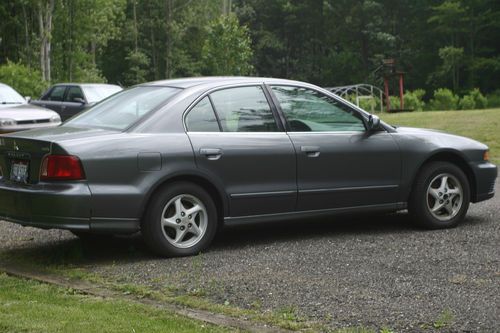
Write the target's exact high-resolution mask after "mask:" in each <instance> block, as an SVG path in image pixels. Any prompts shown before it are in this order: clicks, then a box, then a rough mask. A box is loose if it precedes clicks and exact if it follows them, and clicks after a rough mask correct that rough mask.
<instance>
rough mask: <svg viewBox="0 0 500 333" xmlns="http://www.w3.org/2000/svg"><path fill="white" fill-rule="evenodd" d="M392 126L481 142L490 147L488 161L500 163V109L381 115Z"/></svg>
mask: <svg viewBox="0 0 500 333" xmlns="http://www.w3.org/2000/svg"><path fill="white" fill-rule="evenodd" d="M380 118H381V119H382V120H384V121H386V122H388V123H389V124H391V125H396V126H397V125H399V126H411V127H424V128H433V129H439V130H444V131H447V132H450V133H453V134H458V135H463V136H467V137H469V138H472V139H475V140H478V141H481V142H483V143H485V144H487V145H488V146H489V147H490V156H491V160H492V161H493V162H494V163H496V164H500V109H487V110H472V111H426V112H405V113H383V114H382V115H381V117H380Z"/></svg>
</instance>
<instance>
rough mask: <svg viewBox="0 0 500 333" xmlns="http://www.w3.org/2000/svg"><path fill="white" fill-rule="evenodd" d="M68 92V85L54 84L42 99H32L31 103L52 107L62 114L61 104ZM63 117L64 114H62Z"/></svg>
mask: <svg viewBox="0 0 500 333" xmlns="http://www.w3.org/2000/svg"><path fill="white" fill-rule="evenodd" d="M65 92H66V86H54V87H52V89H50V91H49V92H48V93H46V94H45V95H44V96H42V98H41V99H39V100H35V101H31V102H30V103H31V104H34V105H38V106H41V107H44V108H47V109H51V110H53V111H55V112H57V113H59V115H61V106H62V101H63V98H64V93H65ZM61 118H62V115H61Z"/></svg>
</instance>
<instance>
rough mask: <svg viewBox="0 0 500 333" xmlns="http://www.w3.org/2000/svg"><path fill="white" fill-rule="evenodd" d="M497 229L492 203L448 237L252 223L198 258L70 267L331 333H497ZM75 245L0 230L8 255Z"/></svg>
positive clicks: (123, 242)
mask: <svg viewBox="0 0 500 333" xmlns="http://www.w3.org/2000/svg"><path fill="white" fill-rule="evenodd" d="M496 189H497V193H500V183H499V182H498V180H497V184H496ZM499 222H500V196H498V195H497V197H495V198H494V199H492V200H489V201H486V202H483V203H480V204H475V205H472V206H471V208H470V210H469V213H468V217H467V219H466V221H465V222H464V223H463V224H461V225H460V226H459V227H457V228H455V229H451V230H438V231H422V230H419V229H416V228H414V227H413V226H412V225H411V224H410V223H409V220H408V217H407V216H406V214H394V215H389V216H373V217H362V218H350V219H349V218H342V219H335V221H327V220H313V221H298V222H287V223H279V224H272V225H269V224H267V225H266V224H260V225H253V226H246V227H233V228H228V229H226V230H224V231H223V232H222V233H221V234H220V235H219V237H218V238H217V239H216V240H215V243H214V245H213V246H212V247H211V249H210V251H209V252H207V253H204V254H202V255H200V256H197V257H190V258H180V259H158V258H155V257H153V256H151V255H150V254H149V253H148V252H147V250H146V249H145V247H144V244H143V243H142V242H141V240H140V239H139V238H137V237H130V238H118V239H114V240H112V241H106V242H101V243H98V244H94V245H90V244H87V245H84V248H83V251H81V252H82V254H81V255H80V257H81V259H78V260H76V264H77V265H78V266H82V267H85V268H86V269H88V270H90V271H93V272H98V273H104V274H107V275H109V276H111V277H114V278H116V279H117V280H119V281H121V282H133V283H143V284H148V285H152V286H165V285H168V286H170V287H172V288H176V289H177V290H180V291H189V292H192V293H201V294H204V295H206V297H209V298H211V299H212V300H214V301H216V302H219V303H224V302H226V301H228V302H229V303H230V304H233V305H237V306H241V307H253V308H259V309H261V310H262V311H266V310H269V309H272V310H275V311H284V310H286V311H288V312H290V311H295V312H296V313H297V314H298V315H302V316H307V317H308V318H310V319H313V320H318V321H321V322H323V323H325V324H327V325H329V326H331V327H335V328H339V327H346V326H364V327H373V328H381V327H388V328H391V329H393V330H395V331H397V332H401V331H409V332H410V331H411V332H414V331H428V330H431V331H432V330H436V331H439V332H447V331H452V332H457V331H458V332H500V324H499V323H500V223H499ZM80 244H81V243H80V242H79V241H78V240H77V239H75V238H74V237H73V236H72V235H71V234H70V233H68V232H65V231H42V230H36V229H31V228H22V227H19V226H16V225H12V224H9V223H0V251H1V252H3V253H4V254H7V255H10V254H12V255H19V254H21V255H30V254H33V255H35V254H36V255H38V256H40V255H42V256H43V255H47V256H52V257H54V254H58V253H59V254H61V253H64V252H66V251H67V249H74V248H75V246H76V247H78V246H80ZM64 258H65V256H64V255H63V254H61V255H60V257H58V256H57V255H56V256H55V259H54V260H55V261H57V260H60V261H64Z"/></svg>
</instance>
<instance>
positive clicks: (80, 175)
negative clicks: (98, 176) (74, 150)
mask: <svg viewBox="0 0 500 333" xmlns="http://www.w3.org/2000/svg"><path fill="white" fill-rule="evenodd" d="M40 179H41V180H81V179H85V173H84V172H83V167H82V163H81V162H80V159H79V158H78V157H76V156H71V155H48V156H46V157H45V158H44V159H43V162H42V170H41V173H40Z"/></svg>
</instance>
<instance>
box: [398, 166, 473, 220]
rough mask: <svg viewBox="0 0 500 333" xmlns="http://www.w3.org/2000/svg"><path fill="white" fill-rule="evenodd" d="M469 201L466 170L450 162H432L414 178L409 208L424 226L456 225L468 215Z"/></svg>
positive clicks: (413, 216) (413, 217)
mask: <svg viewBox="0 0 500 333" xmlns="http://www.w3.org/2000/svg"><path fill="white" fill-rule="evenodd" d="M469 203H470V185H469V181H468V180H467V176H466V175H465V174H464V172H463V171H462V170H461V169H460V168H459V167H457V166H456V165H454V164H452V163H449V162H431V163H429V164H426V165H424V166H423V168H422V169H421V171H420V172H419V174H418V176H417V178H416V180H415V183H414V186H413V189H412V192H411V195H410V199H409V201H408V211H409V213H410V215H411V216H412V219H413V221H414V222H415V223H416V224H417V225H419V226H421V227H424V228H427V229H442V228H453V227H456V226H457V225H458V223H460V222H461V221H462V220H463V219H464V218H465V214H467V210H468V209H469Z"/></svg>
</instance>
